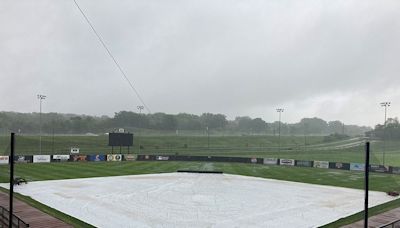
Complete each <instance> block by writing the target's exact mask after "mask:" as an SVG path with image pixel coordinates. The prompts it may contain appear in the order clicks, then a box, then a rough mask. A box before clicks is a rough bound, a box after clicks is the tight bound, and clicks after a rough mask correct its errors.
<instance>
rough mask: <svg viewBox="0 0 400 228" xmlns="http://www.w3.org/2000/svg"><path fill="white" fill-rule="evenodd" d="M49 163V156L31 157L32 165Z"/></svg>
mask: <svg viewBox="0 0 400 228" xmlns="http://www.w3.org/2000/svg"><path fill="white" fill-rule="evenodd" d="M47 162H50V155H33V163H47Z"/></svg>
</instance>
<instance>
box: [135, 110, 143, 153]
mask: <svg viewBox="0 0 400 228" xmlns="http://www.w3.org/2000/svg"><path fill="white" fill-rule="evenodd" d="M137 109H139V116H140V119H142V110H143V109H144V106H143V105H139V106H137ZM138 133H140V128H139V131H138ZM138 144H139V152H138V154H140V141H139V134H138Z"/></svg>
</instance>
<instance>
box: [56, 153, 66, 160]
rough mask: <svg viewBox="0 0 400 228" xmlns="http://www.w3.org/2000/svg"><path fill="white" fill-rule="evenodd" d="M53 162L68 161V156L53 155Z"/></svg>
mask: <svg viewBox="0 0 400 228" xmlns="http://www.w3.org/2000/svg"><path fill="white" fill-rule="evenodd" d="M53 160H69V155H68V154H55V155H53Z"/></svg>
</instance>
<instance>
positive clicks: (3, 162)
mask: <svg viewBox="0 0 400 228" xmlns="http://www.w3.org/2000/svg"><path fill="white" fill-rule="evenodd" d="M9 159H10V157H8V156H0V165H6V164H8V163H9Z"/></svg>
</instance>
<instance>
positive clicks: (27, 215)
mask: <svg viewBox="0 0 400 228" xmlns="http://www.w3.org/2000/svg"><path fill="white" fill-rule="evenodd" d="M8 203H9V197H8V194H6V193H4V192H0V205H1V206H2V207H4V208H6V209H7V210H8ZM13 211H14V215H16V216H18V217H19V218H20V219H22V220H23V221H24V222H26V223H28V224H29V227H33V228H70V227H73V226H71V225H69V224H66V223H65V222H63V221H61V220H59V219H56V218H54V217H52V216H50V215H48V214H46V213H44V212H42V211H40V210H38V209H36V208H34V207H32V206H30V205H28V204H26V203H25V202H22V201H20V200H17V199H15V198H14V209H13Z"/></svg>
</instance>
